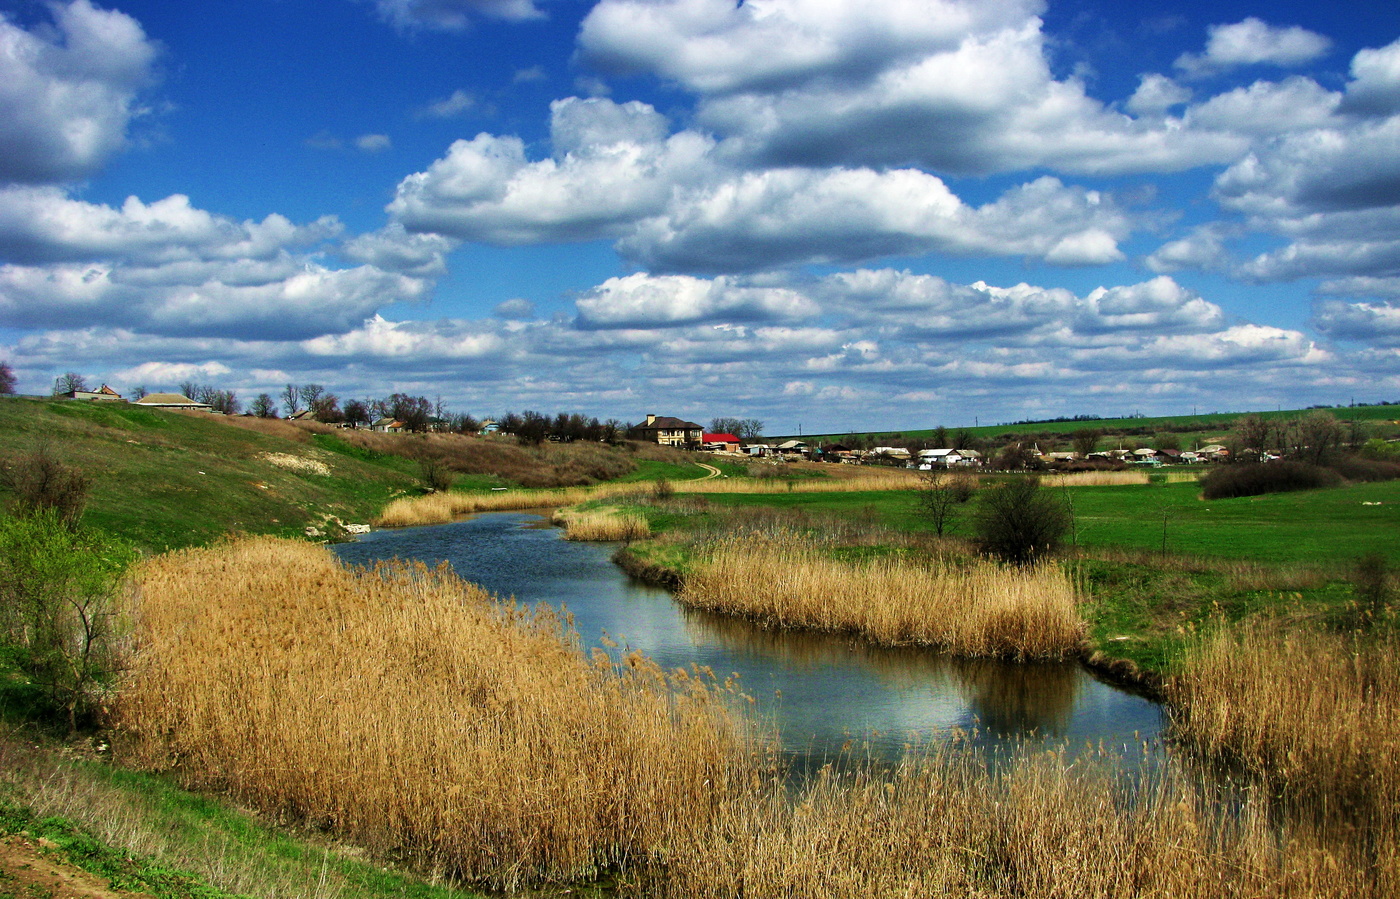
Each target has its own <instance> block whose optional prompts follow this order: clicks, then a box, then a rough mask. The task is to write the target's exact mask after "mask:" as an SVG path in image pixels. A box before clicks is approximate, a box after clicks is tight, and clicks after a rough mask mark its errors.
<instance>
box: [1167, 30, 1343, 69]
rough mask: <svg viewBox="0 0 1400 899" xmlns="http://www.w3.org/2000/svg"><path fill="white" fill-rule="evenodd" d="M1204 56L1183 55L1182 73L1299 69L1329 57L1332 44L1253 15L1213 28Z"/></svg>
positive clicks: (1180, 61)
mask: <svg viewBox="0 0 1400 899" xmlns="http://www.w3.org/2000/svg"><path fill="white" fill-rule="evenodd" d="M1208 33H1209V38H1208V39H1207V40H1206V49H1205V53H1203V54H1194V53H1187V54H1183V55H1182V56H1181V57H1180V58H1179V59H1177V61H1176V67H1177V68H1179V69H1181V70H1182V71H1184V72H1186V73H1188V74H1192V75H1201V74H1209V73H1211V72H1214V71H1219V70H1221V69H1227V68H1232V67H1235V66H1246V65H1259V64H1264V63H1267V64H1271V65H1276V66H1297V65H1302V64H1303V63H1307V62H1311V61H1313V60H1314V59H1317V58H1318V57H1320V56H1324V55H1326V53H1327V51H1328V50H1330V49H1331V47H1332V42H1331V41H1330V40H1329V39H1327V38H1326V37H1324V36H1322V35H1320V34H1317V33H1316V32H1313V31H1308V30H1307V29H1306V28H1299V27H1298V26H1296V25H1294V26H1290V27H1287V28H1279V27H1276V26H1273V25H1269V24H1268V23H1266V22H1264V21H1262V20H1260V19H1257V18H1255V17H1253V16H1250V17H1249V18H1247V19H1245V20H1244V21H1242V22H1236V23H1234V24H1232V25H1212V26H1211V27H1210V28H1209V29H1208Z"/></svg>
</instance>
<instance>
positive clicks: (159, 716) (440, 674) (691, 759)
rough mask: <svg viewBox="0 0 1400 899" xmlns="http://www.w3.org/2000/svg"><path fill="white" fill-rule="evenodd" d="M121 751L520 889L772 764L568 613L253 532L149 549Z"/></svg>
mask: <svg viewBox="0 0 1400 899" xmlns="http://www.w3.org/2000/svg"><path fill="white" fill-rule="evenodd" d="M137 595H138V596H139V598H140V605H139V607H138V608H137V609H136V610H135V615H136V619H137V621H138V622H139V625H138V629H137V631H136V633H135V635H134V637H133V641H134V642H133V647H134V651H133V653H132V656H131V659H130V670H129V672H128V674H127V675H126V677H125V678H124V681H123V683H122V685H121V687H120V692H119V695H118V699H117V705H116V709H115V716H116V721H117V723H118V724H119V726H120V728H121V731H122V732H123V733H124V734H125V738H124V739H123V740H122V741H121V742H120V743H119V744H118V749H119V751H120V753H121V756H122V757H123V758H125V759H127V760H129V761H130V762H132V763H135V764H138V765H140V766H142V767H146V768H155V769H171V770H173V771H174V772H175V773H176V774H178V775H179V776H180V777H181V778H182V779H183V780H185V781H186V782H187V783H189V784H192V785H195V786H199V787H204V788H213V789H220V790H224V791H227V792H228V793H230V794H231V795H233V796H234V797H236V798H237V799H239V800H240V801H243V802H247V803H250V804H252V805H255V806H257V807H259V808H262V809H264V810H267V811H271V812H275V813H278V814H281V815H285V816H289V817H291V818H294V819H299V820H302V821H306V822H308V823H311V824H315V825H319V826H323V827H326V828H328V829H332V830H334V831H335V832H337V833H340V834H342V835H345V836H347V837H349V838H351V839H353V840H355V841H357V842H360V843H362V844H364V845H366V846H368V847H370V848H371V849H373V850H375V851H377V852H382V853H387V854H395V855H399V856H401V857H404V858H406V859H409V860H412V861H413V862H415V863H416V864H417V865H418V866H420V867H422V868H425V869H428V870H431V871H442V872H446V873H449V874H453V875H458V876H462V877H465V878H468V879H470V880H474V881H484V882H489V883H491V884H494V885H497V886H500V887H505V888H511V887H515V886H518V885H520V884H522V883H525V882H533V881H541V880H573V879H581V878H588V877H590V876H592V875H595V874H597V873H598V872H599V871H601V870H604V869H608V868H612V867H616V866H619V865H622V864H624V863H631V864H639V863H642V862H643V861H645V860H646V859H648V858H650V857H652V856H653V855H654V854H655V853H657V852H658V851H659V847H662V846H663V845H665V843H666V841H667V840H669V839H671V838H672V835H673V834H674V832H675V831H676V829H677V828H681V827H684V826H689V823H690V822H696V823H698V822H703V821H705V820H707V819H708V818H709V817H710V816H712V815H713V814H714V813H715V809H716V808H717V806H718V805H720V804H723V803H726V802H730V801H732V797H733V796H734V795H735V794H736V792H737V791H739V790H740V789H741V786H742V785H743V784H745V783H747V780H746V779H747V778H749V777H753V776H756V772H757V768H756V767H755V766H754V765H753V764H752V763H751V761H750V760H751V757H752V754H751V752H750V750H749V748H748V746H747V743H746V740H747V739H748V738H747V737H746V736H745V734H744V733H742V732H741V730H742V729H741V727H740V725H739V723H738V722H737V721H736V719H734V718H733V717H732V716H731V715H730V713H729V711H728V710H727V707H726V703H725V701H724V700H723V699H722V697H721V695H720V691H718V690H716V689H711V688H710V687H709V686H707V685H706V684H705V683H703V682H702V681H700V680H697V679H695V678H690V677H685V676H683V675H675V676H668V675H665V674H663V673H662V672H661V671H659V670H658V669H657V668H656V666H654V665H652V664H651V663H649V662H647V661H646V660H645V659H642V658H639V657H632V658H630V659H629V664H627V665H624V666H620V667H615V666H614V665H613V664H612V663H611V662H610V661H608V660H607V659H605V658H602V657H599V658H596V659H593V660H591V661H590V660H588V659H586V658H585V657H584V656H583V654H582V653H581V652H580V651H579V649H578V648H577V646H575V645H573V644H572V643H571V642H570V641H569V640H568V639H566V638H565V637H564V636H563V635H562V634H561V631H560V623H559V621H558V620H557V619H556V617H555V616H554V615H553V614H552V613H551V612H549V611H548V610H542V611H539V612H536V613H533V614H531V613H526V612H524V611H522V610H520V609H518V608H512V607H510V606H497V605H495V604H494V603H493V602H492V601H491V598H490V597H489V596H488V595H487V594H485V593H484V592H483V591H481V590H480V589H478V588H476V587H473V586H471V585H469V584H466V583H464V582H462V581H460V580H458V579H456V578H455V577H453V576H452V575H451V574H450V573H449V572H446V571H444V570H436V571H432V570H428V569H426V568H424V567H423V566H421V565H418V566H409V565H397V566H386V567H380V568H377V569H375V570H373V571H363V570H350V569H346V568H342V567H340V566H339V565H338V564H337V563H336V562H335V560H334V559H333V558H332V557H331V555H330V554H329V553H327V552H325V551H324V550H323V549H320V548H316V547H310V546H305V545H301V544H297V543H291V542H286V541H277V540H273V539H248V540H242V541H239V542H234V543H228V544H224V545H221V546H216V547H213V548H210V549H202V550H189V551H185V552H181V553H177V554H173V555H168V556H163V557H159V558H157V559H154V560H152V561H150V562H148V563H146V564H144V565H143V566H142V567H141V569H140V571H139V574H138V578H137Z"/></svg>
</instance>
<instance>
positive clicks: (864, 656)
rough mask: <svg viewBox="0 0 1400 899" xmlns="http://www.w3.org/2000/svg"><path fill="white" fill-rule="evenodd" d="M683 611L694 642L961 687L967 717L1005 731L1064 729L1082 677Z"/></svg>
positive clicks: (906, 686) (887, 678)
mask: <svg viewBox="0 0 1400 899" xmlns="http://www.w3.org/2000/svg"><path fill="white" fill-rule="evenodd" d="M682 614H683V616H684V619H685V627H686V632H687V633H688V634H689V635H690V636H691V638H692V639H693V640H695V641H696V642H713V643H715V644H717V645H721V646H723V647H725V648H726V649H728V650H729V651H730V652H733V653H737V654H743V655H746V656H761V657H763V658H766V659H769V660H771V661H772V662H773V663H775V664H778V665H781V666H783V667H785V668H787V669H790V670H793V671H796V672H804V673H811V672H813V671H817V670H820V669H822V668H825V667H838V666H858V667H859V668H861V669H863V670H865V671H867V672H869V673H870V674H872V675H874V676H875V677H876V678H878V679H879V681H880V683H882V684H884V685H885V686H886V687H888V688H889V689H890V690H893V691H897V692H910V691H928V692H931V693H932V694H935V695H936V694H939V693H946V692H949V691H956V692H957V694H958V695H959V696H961V697H962V699H963V701H964V703H965V704H966V705H967V707H968V708H969V709H970V712H971V714H970V716H969V721H970V722H972V723H974V724H976V725H978V726H980V727H982V728H986V729H987V730H990V731H992V732H993V733H994V734H995V735H996V736H998V737H1002V738H1006V737H1020V736H1026V735H1032V734H1035V735H1040V736H1049V737H1063V736H1065V735H1066V734H1067V732H1068V730H1069V724H1070V719H1071V717H1072V715H1073V712H1074V708H1075V702H1076V700H1077V699H1078V696H1079V690H1080V686H1081V683H1082V682H1083V680H1084V677H1083V673H1082V672H1081V671H1080V669H1079V667H1078V666H1077V665H1073V664H1062V663H1036V664H1014V663H1010V662H1004V661H1001V660H998V659H956V658H952V657H950V656H945V655H940V654H938V653H935V652H930V651H928V650H925V649H913V648H899V649H886V648H882V647H878V646H871V645H870V644H868V643H865V642H863V641H860V640H858V639H855V638H854V637H841V636H833V635H829V634H815V633H806V632H784V631H776V630H772V629H769V628H763V627H757V626H755V625H754V624H752V623H751V622H749V621H746V620H743V619H740V618H734V617H732V616H725V615H716V614H713V613H711V612H704V611H699V610H693V609H682Z"/></svg>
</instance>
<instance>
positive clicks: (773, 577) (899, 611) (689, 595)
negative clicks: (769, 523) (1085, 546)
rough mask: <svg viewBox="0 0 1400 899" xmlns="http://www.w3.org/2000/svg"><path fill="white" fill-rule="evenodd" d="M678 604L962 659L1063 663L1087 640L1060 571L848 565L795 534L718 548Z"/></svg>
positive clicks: (884, 562) (728, 542) (732, 541)
mask: <svg viewBox="0 0 1400 899" xmlns="http://www.w3.org/2000/svg"><path fill="white" fill-rule="evenodd" d="M679 599H680V601H681V602H684V603H686V604H687V605H691V606H695V607H698V608H703V609H709V610H711V611H716V612H724V613H727V614H737V615H743V616H745V617H749V618H753V619H756V620H758V621H761V622H763V623H764V624H767V625H771V626H774V627H798V628H811V629H814V630H821V631H834V632H851V633H858V634H860V635H862V636H863V637H865V638H867V639H869V640H871V641H872V642H875V643H877V644H880V645H885V646H909V645H912V646H932V647H937V648H940V649H944V650H947V651H949V652H953V653H956V654H958V655H964V656H1006V657H1011V658H1020V659H1047V658H1064V657H1066V656H1068V655H1071V654H1073V653H1074V652H1075V651H1076V650H1077V649H1078V647H1079V644H1080V639H1081V636H1082V634H1083V623H1082V621H1081V619H1080V617H1079V613H1078V609H1077V603H1076V598H1075V592H1074V586H1073V584H1072V582H1071V581H1070V579H1069V578H1068V577H1067V576H1066V575H1065V573H1064V572H1063V571H1062V570H1061V569H1060V568H1058V567H1054V566H1042V567H1038V568H1033V569H1019V568H1009V567H1006V566H1001V565H997V564H995V563H992V562H986V561H978V562H973V563H972V564H970V565H967V566H965V567H951V566H941V567H938V568H930V567H927V566H923V565H917V564H914V563H912V562H910V561H906V560H901V559H892V558H886V559H877V560H868V561H860V562H848V561H841V560H837V559H833V558H830V557H829V556H828V555H827V554H825V553H824V552H823V551H822V549H821V548H820V547H819V546H817V545H815V544H814V543H813V542H811V541H810V540H807V539H804V538H803V537H801V536H799V535H797V534H795V533H791V532H789V533H788V534H786V535H777V536H773V537H762V536H757V535H754V534H745V535H740V536H735V537H731V538H725V539H721V540H719V541H716V542H715V543H714V544H713V545H712V546H711V547H710V548H709V550H708V551H707V552H705V553H703V554H702V558H701V560H700V561H699V562H697V564H696V565H695V566H694V568H693V570H692V571H691V572H690V573H689V574H687V576H686V579H685V586H684V587H683V588H682V590H681V593H680V596H679Z"/></svg>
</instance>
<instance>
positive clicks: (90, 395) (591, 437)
mask: <svg viewBox="0 0 1400 899" xmlns="http://www.w3.org/2000/svg"><path fill="white" fill-rule="evenodd" d="M54 393H55V396H62V397H67V398H69V399H72V400H78V401H90V402H119V403H130V404H132V405H136V406H143V407H148V408H158V409H174V410H187V411H198V412H206V413H209V414H215V415H246V416H253V417H258V418H284V419H286V420H289V421H314V422H318V423H321V424H324V425H327V426H330V427H339V428H347V429H361V428H363V429H367V430H371V431H376V432H381V433H459V434H475V435H479V436H484V437H490V436H495V435H503V436H512V437H514V438H516V439H518V440H521V441H523V442H527V443H536V444H538V443H543V442H546V441H549V442H573V441H576V440H587V441H595V442H604V443H618V442H621V441H623V440H636V441H641V442H647V443H655V444H659V445H662V446H672V447H676V448H678V449H686V450H693V451H697V452H706V453H715V454H720V455H724V456H729V457H742V458H749V459H757V460H765V461H769V462H774V463H781V462H796V461H810V462H826V463H833V464H843V465H883V466H889V467H899V468H911V469H917V470H920V471H933V470H949V469H951V470H958V469H962V470H966V469H980V468H984V467H986V468H995V469H1027V468H1051V469H1069V470H1073V469H1076V468H1122V467H1125V466H1148V467H1159V466H1162V465H1172V464H1201V463H1208V462H1220V461H1226V460H1227V459H1228V457H1229V454H1230V451H1229V449H1227V448H1226V447H1225V446H1224V445H1221V444H1209V445H1205V446H1198V447H1195V448H1192V449H1182V448H1181V447H1180V446H1179V445H1167V444H1173V443H1175V441H1174V440H1173V439H1172V435H1164V436H1159V437H1158V439H1157V440H1156V441H1155V442H1156V443H1157V444H1158V445H1156V446H1145V445H1139V444H1138V442H1135V441H1129V442H1128V444H1127V445H1122V442H1121V441H1120V445H1119V446H1117V447H1115V448H1109V449H1102V448H1100V447H1099V446H1098V444H1099V443H1100V442H1101V439H1100V438H1101V436H1102V435H1101V434H1100V433H1099V432H1098V431H1096V430H1093V429H1088V428H1086V429H1084V431H1083V433H1082V434H1079V435H1074V436H1070V437H1061V438H1059V439H1058V440H1054V445H1047V446H1045V447H1042V446H1041V445H1040V443H1041V442H1042V441H1039V440H1035V439H1021V438H1010V439H1004V440H1002V441H998V443H999V445H993V443H992V442H991V441H988V440H987V439H986V438H980V437H975V436H974V435H972V434H971V432H969V431H967V430H966V429H964V430H960V431H956V432H951V433H950V432H948V431H947V430H946V429H945V428H937V429H935V430H934V431H933V432H932V434H931V436H929V437H925V438H920V439H916V440H908V441H902V442H899V443H891V444H890V445H883V446H881V445H872V441H871V439H870V438H868V437H862V436H856V435H851V438H850V439H849V440H848V441H844V442H843V441H840V440H829V439H828V440H811V441H809V440H802V439H788V440H782V441H777V442H775V441H770V440H767V439H765V438H764V436H763V422H761V421H758V420H755V419H739V418H716V419H713V420H712V421H711V422H710V426H709V427H708V428H706V427H705V426H703V425H700V424H698V423H696V422H693V421H688V420H685V419H681V418H675V417H672V416H667V415H656V414H654V413H648V414H647V415H645V416H644V417H643V418H642V419H640V420H639V421H638V422H636V423H635V424H629V423H625V422H622V421H618V420H616V419H609V420H607V421H600V420H599V419H597V418H588V417H585V416H583V415H579V414H577V413H559V414H557V415H553V416H550V415H545V414H542V413H538V412H532V411H525V412H521V413H514V412H512V413H507V414H505V415H502V416H501V417H500V418H485V419H477V418H474V417H472V416H470V415H461V414H453V413H450V412H448V411H447V410H446V409H445V408H444V407H443V405H442V403H441V401H438V402H433V401H430V400H428V399H427V398H426V397H421V396H409V395H407V394H400V393H396V394H392V395H391V396H389V397H387V398H385V399H382V400H353V399H352V400H348V401H346V402H344V403H342V402H341V400H340V398H339V397H337V396H336V395H335V394H333V393H331V392H329V391H328V390H326V389H325V388H324V387H323V386H321V385H319V384H305V385H293V384H288V385H286V387H285V389H284V390H283V391H282V393H281V396H280V397H279V398H278V399H274V398H273V397H272V396H271V395H270V394H265V393H264V394H260V395H259V396H257V397H256V398H255V399H254V400H253V401H252V402H251V403H250V404H249V405H248V407H247V408H246V409H244V408H243V406H242V404H241V403H240V402H239V400H238V398H237V397H236V395H235V394H234V393H233V392H232V391H226V390H220V389H218V388H214V387H209V386H205V385H199V384H194V383H186V384H182V385H180V389H179V391H178V392H158V393H150V392H147V391H146V390H144V389H142V388H137V389H135V390H134V391H133V392H132V396H131V397H126V396H123V395H122V394H121V393H119V392H117V391H116V390H114V389H112V388H111V387H110V386H108V385H106V384H103V385H101V386H100V387H99V388H97V389H95V390H94V389H90V388H89V387H88V385H87V384H86V382H85V379H83V378H82V377H81V376H80V375H77V374H73V373H69V374H67V375H65V376H64V377H62V378H59V379H58V381H57V382H56V384H55V391H54ZM1047 442H1049V441H1047ZM1064 442H1068V443H1069V444H1070V446H1069V447H1068V448H1066V447H1064V446H1061V445H1059V444H1061V443H1064Z"/></svg>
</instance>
